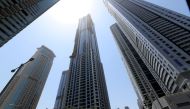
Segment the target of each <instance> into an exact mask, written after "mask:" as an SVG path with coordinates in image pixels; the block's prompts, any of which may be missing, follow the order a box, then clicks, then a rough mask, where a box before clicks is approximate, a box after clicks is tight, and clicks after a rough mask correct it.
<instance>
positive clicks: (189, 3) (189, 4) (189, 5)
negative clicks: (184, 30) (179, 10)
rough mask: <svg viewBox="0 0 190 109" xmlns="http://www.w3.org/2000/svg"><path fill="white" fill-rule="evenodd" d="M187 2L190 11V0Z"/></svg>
mask: <svg viewBox="0 0 190 109" xmlns="http://www.w3.org/2000/svg"><path fill="white" fill-rule="evenodd" d="M186 1H187V5H188V7H189V10H190V0H186Z"/></svg>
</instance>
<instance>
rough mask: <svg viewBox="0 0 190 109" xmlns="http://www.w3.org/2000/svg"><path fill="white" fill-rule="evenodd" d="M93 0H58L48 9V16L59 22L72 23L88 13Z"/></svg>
mask: <svg viewBox="0 0 190 109" xmlns="http://www.w3.org/2000/svg"><path fill="white" fill-rule="evenodd" d="M92 5H93V0H60V1H59V2H58V3H57V4H56V5H55V6H53V7H52V8H51V9H50V10H49V14H50V17H52V18H53V19H54V20H56V21H58V22H60V23H67V24H73V23H76V22H78V20H79V18H81V17H83V16H85V15H87V14H88V13H90V11H91V8H92Z"/></svg>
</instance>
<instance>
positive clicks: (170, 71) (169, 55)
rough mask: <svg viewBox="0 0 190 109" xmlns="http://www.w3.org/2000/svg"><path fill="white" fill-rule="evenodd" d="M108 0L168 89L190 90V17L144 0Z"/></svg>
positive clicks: (126, 30) (129, 35)
mask: <svg viewBox="0 0 190 109" xmlns="http://www.w3.org/2000/svg"><path fill="white" fill-rule="evenodd" d="M104 2H105V5H106V7H107V8H108V10H109V12H110V13H111V14H112V15H113V17H114V18H115V19H116V21H117V24H118V25H119V27H120V28H121V30H122V31H123V33H124V34H125V35H126V37H127V39H128V40H129V42H130V43H131V44H132V46H133V47H134V49H135V50H136V52H137V53H138V54H139V56H140V57H141V59H142V60H143V62H144V63H145V64H146V66H147V67H148V69H149V70H150V72H151V73H152V75H153V76H154V78H155V79H156V80H157V82H158V83H159V85H160V87H161V88H162V89H163V91H164V93H166V94H170V93H175V92H179V91H184V90H188V89H189V88H190V84H189V83H190V81H189V79H190V73H189V72H190V22H189V21H190V18H189V17H187V16H184V15H182V14H179V13H177V12H174V11H171V10H168V9H165V8H162V7H160V6H157V5H154V4H151V3H148V2H145V1H142V0H105V1H104ZM142 13H143V14H142Z"/></svg>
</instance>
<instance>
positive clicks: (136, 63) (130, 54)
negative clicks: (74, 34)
mask: <svg viewBox="0 0 190 109" xmlns="http://www.w3.org/2000/svg"><path fill="white" fill-rule="evenodd" d="M111 31H112V33H113V36H114V38H115V41H116V43H117V45H118V47H119V49H120V53H121V55H122V58H123V59H122V60H123V61H124V63H125V66H126V68H127V71H128V75H129V77H130V79H131V81H132V84H133V86H134V89H135V91H136V93H137V96H138V98H139V99H138V102H139V106H140V109H143V108H145V109H147V108H148V109H151V107H152V103H153V101H154V100H157V99H158V98H159V97H162V96H165V93H164V92H163V90H162V89H161V87H160V86H159V84H158V83H157V81H156V79H155V78H154V77H153V76H152V74H151V72H150V71H149V70H148V68H147V67H146V65H145V64H144V62H143V61H142V59H141V57H140V56H139V55H138V53H137V52H136V51H135V49H134V48H133V46H132V45H131V44H130V42H129V40H128V39H127V38H126V36H125V34H124V33H123V32H122V31H121V29H120V28H119V26H118V25H117V24H114V25H112V26H111Z"/></svg>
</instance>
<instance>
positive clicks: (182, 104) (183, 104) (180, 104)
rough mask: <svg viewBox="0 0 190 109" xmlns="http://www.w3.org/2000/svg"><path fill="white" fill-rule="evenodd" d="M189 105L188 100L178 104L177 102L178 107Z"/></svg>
mask: <svg viewBox="0 0 190 109" xmlns="http://www.w3.org/2000/svg"><path fill="white" fill-rule="evenodd" d="M188 105H190V102H188V101H187V102H183V103H178V104H177V106H178V107H184V106H188Z"/></svg>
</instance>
